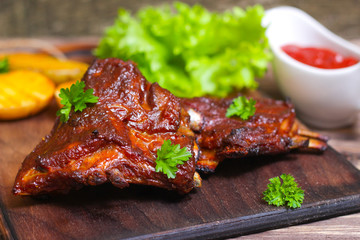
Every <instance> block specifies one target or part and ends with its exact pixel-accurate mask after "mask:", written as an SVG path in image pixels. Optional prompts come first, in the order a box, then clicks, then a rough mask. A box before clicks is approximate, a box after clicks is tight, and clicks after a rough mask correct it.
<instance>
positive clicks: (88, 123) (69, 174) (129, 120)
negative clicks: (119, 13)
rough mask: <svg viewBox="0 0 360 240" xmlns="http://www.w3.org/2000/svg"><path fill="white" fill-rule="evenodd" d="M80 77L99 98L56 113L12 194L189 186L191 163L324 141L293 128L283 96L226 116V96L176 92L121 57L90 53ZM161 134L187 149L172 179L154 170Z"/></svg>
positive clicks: (207, 165)
mask: <svg viewBox="0 0 360 240" xmlns="http://www.w3.org/2000/svg"><path fill="white" fill-rule="evenodd" d="M82 81H84V82H85V84H86V88H87V89H88V88H92V89H94V95H96V96H98V97H99V101H98V102H97V103H96V104H92V105H91V106H89V107H87V108H86V109H85V110H84V111H82V112H74V111H72V112H71V113H70V118H69V120H68V122H66V123H62V122H60V121H59V118H57V120H56V122H55V125H54V127H53V129H52V131H51V133H50V134H49V135H48V136H46V137H45V138H44V139H43V140H42V141H41V142H40V143H39V144H38V146H37V147H36V148H35V149H34V150H33V152H31V153H30V154H29V155H28V156H27V157H26V158H25V160H24V162H23V164H22V167H21V169H20V170H19V173H18V175H17V177H16V180H15V184H14V188H13V192H14V194H16V195H38V194H44V193H53V192H57V193H66V192H68V191H69V190H71V189H78V188H81V187H82V186H84V185H92V186H93V185H99V184H102V183H105V182H111V183H112V184H113V185H114V186H116V187H119V188H124V187H127V186H129V184H145V185H152V186H158V187H162V188H165V189H170V190H176V191H178V192H179V193H187V192H189V191H191V189H193V187H197V186H200V185H201V178H200V177H199V175H198V174H197V173H196V171H195V168H197V169H199V170H202V171H204V172H213V171H215V169H216V167H217V166H218V164H219V163H220V162H221V161H222V160H223V159H226V158H243V157H245V156H254V155H263V154H278V153H285V152H288V151H290V150H291V149H294V148H314V149H318V150H324V149H325V148H326V139H325V138H323V137H321V136H320V135H318V134H316V133H312V132H307V131H303V130H299V128H298V124H297V122H296V120H295V112H294V108H293V106H292V105H291V103H289V102H283V101H276V100H270V99H258V100H257V103H256V113H255V115H254V116H252V117H251V118H250V119H249V120H246V121H244V120H241V119H240V118H236V117H232V118H227V117H226V116H225V113H226V110H227V108H228V107H229V105H230V104H231V102H232V99H230V98H228V99H213V98H205V97H201V98H193V99H179V98H177V97H175V96H174V95H172V94H171V93H170V92H169V91H167V90H165V89H163V88H161V87H160V86H159V85H158V84H157V83H154V84H150V83H149V82H147V81H146V80H145V78H144V77H143V76H142V75H141V74H140V72H139V71H138V70H137V69H136V67H135V65H134V64H133V63H131V62H124V61H122V60H119V59H105V60H96V61H95V62H94V64H93V65H92V66H91V67H90V68H89V69H88V71H87V73H86V74H85V76H84V77H83V79H82ZM167 139H170V140H171V142H172V143H173V144H180V146H181V147H186V148H187V149H188V151H190V152H191V153H192V157H191V158H190V159H189V160H188V161H187V162H185V164H183V165H178V171H177V173H176V177H175V178H174V179H169V178H168V177H167V176H166V175H165V174H163V173H159V172H156V171H155V165H156V164H155V160H156V151H157V150H158V149H159V148H160V146H161V145H162V144H163V142H164V141H165V140H167Z"/></svg>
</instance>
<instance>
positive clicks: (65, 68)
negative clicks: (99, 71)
mask: <svg viewBox="0 0 360 240" xmlns="http://www.w3.org/2000/svg"><path fill="white" fill-rule="evenodd" d="M4 57H7V58H8V59H9V66H10V70H32V71H37V72H40V73H43V74H44V75H46V76H47V77H49V78H50V79H51V80H53V81H54V82H55V83H56V84H59V83H63V82H66V81H72V80H76V79H81V77H82V76H83V75H84V73H85V72H86V70H87V68H88V67H89V65H88V64H86V63H82V62H77V61H71V60H59V59H56V58H54V57H51V56H49V55H45V54H39V53H12V54H8V55H2V56H0V58H1V59H2V58H4Z"/></svg>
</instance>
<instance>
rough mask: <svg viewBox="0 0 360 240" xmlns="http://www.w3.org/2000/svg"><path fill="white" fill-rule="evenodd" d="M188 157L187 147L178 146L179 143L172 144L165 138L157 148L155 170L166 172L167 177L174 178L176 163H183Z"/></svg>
mask: <svg viewBox="0 0 360 240" xmlns="http://www.w3.org/2000/svg"><path fill="white" fill-rule="evenodd" d="M190 157H191V153H190V152H189V151H188V150H187V148H185V147H184V148H180V144H176V145H173V144H172V143H171V141H170V140H165V141H164V143H163V145H162V146H161V148H160V149H158V150H157V158H156V161H155V162H156V166H155V171H156V172H162V173H164V174H166V175H167V177H168V178H175V176H176V172H177V170H178V168H177V165H178V164H180V165H182V164H184V163H185V162H186V161H188V160H189V159H190Z"/></svg>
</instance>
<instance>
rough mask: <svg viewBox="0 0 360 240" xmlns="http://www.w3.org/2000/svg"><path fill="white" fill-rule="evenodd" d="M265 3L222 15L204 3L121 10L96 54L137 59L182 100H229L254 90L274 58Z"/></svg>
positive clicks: (142, 68) (150, 76)
mask: <svg viewBox="0 0 360 240" xmlns="http://www.w3.org/2000/svg"><path fill="white" fill-rule="evenodd" d="M263 16H264V9H263V7H262V6H260V5H256V6H253V7H248V8H247V9H246V10H243V9H241V8H238V7H234V8H233V9H232V10H230V11H225V12H223V13H218V12H210V11H208V10H206V9H205V8H204V7H202V6H200V5H194V6H192V7H191V6H189V5H187V4H185V3H180V2H176V3H174V4H173V6H170V5H165V6H161V7H146V8H143V9H140V10H139V11H138V12H137V13H136V14H135V15H134V16H133V15H131V13H130V12H128V11H126V10H124V9H119V11H118V17H117V19H116V20H115V23H114V25H113V26H110V27H109V28H107V29H106V32H105V34H104V36H103V38H102V39H101V41H100V43H99V46H98V47H97V48H96V49H95V51H94V54H95V55H96V56H97V57H99V58H108V57H116V58H121V59H123V60H132V61H134V62H136V63H137V65H138V67H139V69H140V71H141V72H142V74H143V75H144V76H145V77H146V79H147V80H149V81H150V82H158V83H159V84H160V86H162V87H164V88H166V89H168V90H170V91H171V92H172V93H173V94H175V95H176V96H179V97H196V96H203V95H210V96H217V97H225V96H227V95H228V94H229V93H231V92H233V91H234V90H240V89H243V88H247V89H254V88H256V87H257V86H258V83H257V82H256V80H255V78H256V77H262V76H263V75H264V73H265V72H266V69H267V65H268V61H269V60H270V58H271V54H270V51H269V46H268V41H267V38H266V36H265V30H266V29H265V28H264V27H263V26H262V25H261V20H262V17H263Z"/></svg>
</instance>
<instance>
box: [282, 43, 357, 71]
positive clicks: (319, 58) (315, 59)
mask: <svg viewBox="0 0 360 240" xmlns="http://www.w3.org/2000/svg"><path fill="white" fill-rule="evenodd" d="M281 49H282V50H283V51H284V52H285V53H286V54H288V55H289V56H290V57H292V58H294V59H296V60H298V61H299V62H302V63H305V64H307V65H310V66H313V67H317V68H324V69H336V68H345V67H349V66H352V65H354V64H356V63H358V62H359V60H357V59H356V58H354V57H344V56H342V55H340V54H339V53H336V52H334V51H332V50H330V49H327V48H315V47H299V46H296V45H292V44H288V45H284V46H282V47H281Z"/></svg>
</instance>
